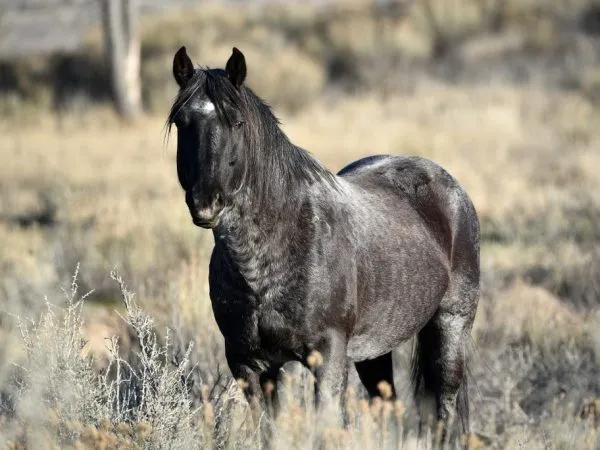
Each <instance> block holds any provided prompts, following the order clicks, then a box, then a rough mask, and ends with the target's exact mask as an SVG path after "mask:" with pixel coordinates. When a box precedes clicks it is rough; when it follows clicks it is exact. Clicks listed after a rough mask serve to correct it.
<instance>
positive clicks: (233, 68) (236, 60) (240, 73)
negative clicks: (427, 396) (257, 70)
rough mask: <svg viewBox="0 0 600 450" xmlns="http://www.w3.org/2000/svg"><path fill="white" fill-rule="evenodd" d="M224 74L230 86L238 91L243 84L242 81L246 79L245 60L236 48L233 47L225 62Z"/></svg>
mask: <svg viewBox="0 0 600 450" xmlns="http://www.w3.org/2000/svg"><path fill="white" fill-rule="evenodd" d="M225 72H227V77H228V78H229V81H231V84H233V85H234V86H235V87H236V88H238V89H239V88H240V86H241V85H242V84H244V80H245V79H246V58H244V54H243V53H242V52H240V51H239V50H238V49H237V48H236V47H233V53H232V54H231V56H230V57H229V59H228V60H227V65H226V66H225Z"/></svg>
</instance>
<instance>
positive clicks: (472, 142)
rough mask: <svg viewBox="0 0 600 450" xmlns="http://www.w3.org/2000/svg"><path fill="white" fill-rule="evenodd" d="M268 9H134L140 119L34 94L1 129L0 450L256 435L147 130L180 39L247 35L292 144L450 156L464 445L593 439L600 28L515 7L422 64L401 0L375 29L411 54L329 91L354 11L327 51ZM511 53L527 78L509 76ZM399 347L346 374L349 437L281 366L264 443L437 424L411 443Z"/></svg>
mask: <svg viewBox="0 0 600 450" xmlns="http://www.w3.org/2000/svg"><path fill="white" fill-rule="evenodd" d="M471 3H472V2H471ZM508 3H509V4H511V5H512V4H513V3H514V2H508ZM531 3H532V4H533V3H536V2H531ZM515 4H518V2H516V3H515ZM536 4H541V5H547V4H548V3H544V2H537V3H536ZM556 4H557V3H556ZM556 4H555V5H556ZM561 4H562V3H561ZM282 11H283V12H282ZM282 11H280V10H279V9H273V10H271V11H270V13H269V14H263V15H258V13H255V14H256V20H255V22H256V23H253V22H252V21H242V20H241V19H240V17H242V16H243V14H241V13H240V14H239V17H238V14H223V11H222V10H219V9H218V8H216V7H215V8H214V10H213V9H211V10H210V11H209V12H206V11H203V13H202V14H197V15H194V14H191V13H190V14H188V15H187V16H185V18H184V17H183V16H182V15H181V14H180V13H173V14H172V15H168V16H165V17H162V18H161V19H160V20H157V19H153V20H148V23H146V24H145V25H144V33H145V36H146V38H145V42H146V44H145V52H146V56H145V59H144V61H145V63H144V70H145V80H146V85H147V86H152V90H154V91H157V92H158V93H157V94H154V95H155V96H156V97H152V98H151V99H149V100H148V102H149V105H150V106H151V108H150V111H151V113H149V114H148V115H147V116H146V117H145V118H143V119H141V120H140V121H138V122H137V123H135V124H130V125H122V124H120V122H119V120H118V119H117V118H116V117H114V116H113V114H112V113H111V112H110V111H109V110H107V109H106V108H105V107H104V106H102V105H100V106H94V107H93V108H88V107H86V109H85V111H80V110H77V109H75V110H72V111H71V112H69V113H67V114H66V115H65V116H64V117H63V118H62V120H61V121H60V123H59V122H57V120H56V119H55V118H54V117H52V116H50V115H47V114H38V115H35V114H34V113H32V115H31V116H27V114H26V113H25V112H26V111H32V110H31V109H30V108H31V105H29V106H27V107H25V106H19V109H18V110H19V111H20V112H19V114H17V115H12V116H11V119H10V120H8V119H7V120H6V121H5V122H4V123H3V124H2V125H1V126H2V133H0V159H1V160H2V164H0V242H2V252H1V253H0V275H1V277H2V283H1V284H0V305H1V307H0V336H1V338H0V446H5V447H7V448H32V449H37V448H165V447H168V448H212V447H213V446H214V445H218V446H222V447H224V448H248V447H253V448H258V440H257V433H256V430H255V429H254V428H253V427H252V426H251V422H250V421H248V420H247V409H246V406H245V404H244V402H243V400H242V396H241V392H240V391H239V389H238V388H237V387H236V385H235V383H233V382H232V380H231V379H230V375H229V372H228V369H227V366H226V363H225V358H224V354H223V343H222V338H221V335H220V333H219V331H218V329H217V327H216V324H215V323H214V319H213V315H212V311H211V308H210V301H209V299H208V280H207V267H208V257H209V255H210V251H211V248H212V236H211V235H210V233H209V232H207V231H203V230H200V229H198V228H196V227H194V226H193V225H192V224H191V221H190V218H189V215H188V212H187V207H186V205H185V202H184V197H183V193H182V192H181V188H180V187H179V185H178V183H177V177H176V170H175V139H174V136H172V138H171V140H166V139H165V135H164V131H165V130H164V120H165V118H166V110H167V108H166V106H165V105H166V101H167V99H168V98H169V96H172V95H173V93H174V89H175V86H174V82H171V81H170V78H169V77H170V63H171V57H172V51H173V50H174V49H176V44H177V43H179V42H181V43H185V44H186V45H188V46H189V47H191V50H189V52H190V54H191V55H193V57H194V59H195V61H196V62H198V63H200V64H210V65H223V64H224V62H225V61H226V58H227V57H228V56H229V52H230V50H231V49H230V47H231V45H232V43H233V44H235V45H238V46H240V48H242V50H244V51H245V53H246V56H247V58H248V63H249V70H250V73H249V80H250V85H251V86H252V87H254V88H255V90H256V91H257V92H258V94H259V95H261V96H263V97H264V98H265V99H266V100H268V101H271V102H273V103H274V104H275V106H276V111H277V112H278V114H279V116H280V117H281V118H282V121H283V128H284V130H285V131H286V133H287V134H288V136H289V137H290V138H291V140H292V141H293V142H295V143H296V144H298V145H301V146H303V147H304V148H306V149H308V150H309V151H310V152H311V153H313V154H314V155H315V156H316V157H317V158H318V159H319V160H320V161H322V163H323V164H324V165H325V166H326V167H328V168H329V169H330V170H332V171H336V170H338V169H340V168H341V167H343V166H344V165H345V164H347V163H348V162H350V161H352V160H354V159H357V158H359V157H361V156H365V155H369V154H375V153H391V154H411V155H421V156H425V157H428V158H431V159H433V160H434V161H436V162H438V163H439V164H441V165H443V166H444V167H445V168H446V169H447V170H448V171H450V172H451V173H452V174H453V175H454V176H455V177H456V178H457V179H458V180H459V181H460V183H461V184H463V186H464V187H465V189H466V190H467V192H468V193H469V194H470V196H471V197H472V199H473V201H474V203H475V206H476V208H477V211H478V213H479V216H480V220H481V223H482V239H483V240H482V269H483V277H482V286H483V289H482V296H481V300H480V307H479V310H478V315H477V318H476V323H475V327H474V331H473V339H474V343H475V349H476V351H474V353H473V358H472V376H473V379H474V381H475V384H474V385H473V386H472V389H471V393H470V394H471V399H472V405H471V416H472V420H473V431H474V432H475V434H474V435H473V436H471V437H470V440H469V445H470V446H471V448H507V449H511V448H527V449H537V448H544V449H546V448H557V449H559V448H564V449H570V448H587V449H596V448H598V446H599V445H600V428H599V426H600V334H599V332H598V329H599V327H600V308H599V306H600V301H599V298H600V246H599V242H600V175H599V174H598V170H597V168H598V167H600V152H599V151H598V149H599V148H600V127H599V124H600V108H599V107H598V104H597V97H595V95H596V96H597V94H596V91H595V90H594V89H595V88H594V86H595V84H594V83H595V81H594V79H595V78H594V74H597V73H598V71H599V70H600V69H599V68H598V65H597V63H596V61H595V60H593V58H592V59H591V60H587V59H585V60H584V57H583V56H582V55H588V54H589V50H590V48H598V47H593V46H594V45H598V43H597V42H596V41H595V40H594V39H597V38H594V37H591V38H590V37H585V36H584V35H583V34H582V33H579V34H576V35H571V34H568V33H566V32H563V31H561V29H560V28H559V27H558V25H556V23H555V22H553V21H552V20H550V19H546V16H545V15H543V14H542V13H543V12H544V11H545V10H544V9H543V8H542V13H539V14H541V16H540V17H541V18H538V19H539V20H536V21H535V22H528V20H532V19H531V18H530V17H529V15H528V14H529V13H527V14H526V13H524V12H522V11H521V10H519V12H518V14H517V13H515V12H514V10H509V11H508V12H507V13H506V14H507V17H508V18H509V19H510V20H511V22H510V26H507V28H506V29H504V31H501V32H498V33H495V34H494V33H486V34H485V35H482V37H478V38H477V39H473V40H471V41H467V40H464V39H462V38H461V39H460V40H459V41H460V45H458V44H456V45H457V47H456V49H455V50H454V56H453V57H446V58H447V59H442V60H441V62H440V61H436V62H431V63H430V62H428V61H429V58H430V57H431V51H432V46H431V44H432V42H433V39H432V37H431V35H429V34H426V33H425V32H424V31H423V30H425V28H424V27H423V24H424V23H425V22H424V20H425V19H424V18H423V11H420V12H419V11H417V12H415V13H414V14H413V15H412V16H411V18H410V20H409V21H408V22H407V25H402V26H401V27H399V28H398V29H397V31H395V32H394V33H392V34H391V36H392V37H391V38H389V39H388V40H387V41H386V42H391V43H393V44H394V46H395V47H394V48H396V50H394V51H397V52H398V54H399V55H406V54H410V55H412V56H411V58H412V59H407V60H400V61H396V60H394V61H396V65H390V66H387V65H386V64H387V63H386V64H384V63H378V65H376V66H377V67H371V66H369V70H366V69H365V72H364V73H362V74H359V75H357V77H358V78H357V79H355V80H354V81H353V82H352V83H350V82H348V80H347V79H346V81H345V82H348V83H349V84H348V83H347V84H344V83H345V82H342V81H339V83H338V84H337V85H335V86H334V85H333V82H332V81H331V79H330V78H331V76H332V73H331V71H330V70H328V69H327V66H326V65H324V64H322V63H320V62H319V61H322V59H320V58H321V56H319V55H321V54H322V53H323V52H329V53H332V54H335V55H342V56H343V55H346V57H347V58H350V56H348V55H354V56H352V57H353V58H355V59H354V61H358V62H356V63H355V64H356V65H357V67H362V66H361V64H368V63H369V57H368V56H369V54H370V47H369V45H372V46H376V45H377V42H375V43H369V42H368V40H366V39H362V40H361V39H358V38H356V39H354V40H353V38H352V37H351V36H349V34H350V35H354V34H355V33H356V32H352V31H351V30H352V28H347V25H332V26H331V27H330V28H328V30H329V31H328V34H327V35H328V36H330V42H329V43H328V44H327V45H325V44H323V42H322V41H319V40H314V41H312V42H311V36H312V37H314V36H315V34H314V33H312V31H310V30H314V23H315V21H316V19H315V17H316V16H315V14H316V13H314V11H313V10H310V9H302V8H300V9H298V10H295V11H294V14H291V13H290V12H289V11H288V12H286V11H285V10H282ZM465 11H471V10H469V9H465ZM473 11H475V13H476V12H477V11H479V10H473ZM511 11H512V12H511ZM450 13H451V16H450V18H451V20H449V19H448V18H447V17H446V18H445V21H443V23H445V24H450V25H447V26H446V28H445V30H448V31H447V33H449V34H450V35H451V36H462V34H461V33H462V32H459V31H460V30H471V29H473V28H477V27H476V26H475V25H477V26H479V25H478V24H479V23H480V20H479V19H477V17H478V16H477V15H476V14H475V13H473V15H469V14H465V17H463V18H462V19H461V20H458V19H457V18H458V17H462V16H460V15H459V14H456V13H455V12H453V11H450ZM450 13H449V14H450ZM509 13H510V14H509ZM246 14H247V17H251V18H252V17H253V16H252V15H251V11H250V12H248V11H247V12H246ZM511 14H512V15H511ZM548 17H553V16H550V15H549V16H548ZM560 17H562V18H564V17H566V16H560ZM469 18H471V19H469ZM217 19H218V20H217ZM259 19H260V20H259ZM284 19H285V20H284ZM286 20H287V22H286ZM352 20H356V24H355V25H356V26H364V27H372V26H373V24H372V23H371V22H369V21H368V20H367V19H352ZM521 22H522V23H524V25H520V24H521ZM205 23H209V24H210V26H208V25H207V26H206V27H204V26H203V25H204V24H205ZM249 23H250V25H249ZM531 23H535V27H533V26H531ZM540 23H545V24H546V25H540ZM182 24H187V25H186V26H183V25H182ZM286 24H287V25H286ZM290 24H292V25H294V26H293V27H292V25H290ZM473 24H475V25H473ZM344 27H346V28H344ZM519 27H521V28H519ZM200 29H201V30H202V31H201V33H202V37H204V39H200V38H199V36H196V34H195V31H198V30H200ZM282 29H283V30H287V32H288V33H291V32H290V30H296V33H297V35H286V36H287V37H281V36H283V35H281V36H280V34H278V33H280V31H277V30H282ZM157 30H162V31H161V33H158V32H157ZM223 30H226V32H225V31H223ZM273 30H276V31H273ZM303 30H304V31H303ZM306 30H309V31H306ZM348 30H350V32H349V31H348ZM457 30H458V31H457ZM523 30H527V33H525V32H524V31H523ZM544 30H545V31H544ZM219 32H222V33H221V34H219ZM198 33H200V31H198ZM211 33H212V34H211ZM544 33H545V34H544ZM164 36H169V38H164ZM277 36H280V37H279V38H277V39H276V37H277ZM290 36H292V37H290ZM294 36H296V37H294ZM298 36H299V37H298ZM515 36H517V37H518V38H519V39H517V40H515V39H516V38H515ZM278 39H279V40H278ZM386 39H387V38H386ZM457 39H458V38H457ZM188 41H189V42H190V44H188ZM515 42H518V44H515ZM562 46H570V47H568V49H567V50H565V49H564V48H563V47H562ZM586 46H588V47H586ZM589 46H592V47H589ZM498 48H502V49H504V50H503V52H499V51H498ZM507 48H509V50H510V51H509V50H506V49H507ZM532 48H534V49H535V51H533V50H532ZM581 49H584V50H581ZM334 50H335V51H334ZM559 50H560V51H562V52H567V53H568V54H569V55H574V56H573V59H574V60H575V61H576V62H575V63H574V64H575V68H573V67H564V65H567V63H560V64H559V63H556V64H555V65H553V64H554V63H552V64H550V62H552V61H554V59H555V58H556V59H557V60H560V61H562V59H561V57H562V56H560V55H562V53H560V51H559ZM411 52H412V53H411ZM528 52H533V53H528ZM209 54H210V56H209ZM394 54H395V53H394ZM335 55H334V56H335ZM548 55H554V56H548ZM557 55H558V56H557ZM336 57H337V56H336ZM519 58H525V59H526V60H527V64H526V66H525V67H526V68H527V70H528V71H529V72H530V75H531V76H528V77H526V79H525V80H523V79H521V78H518V77H515V76H513V75H514V72H518V70H516V69H515V70H514V71H512V69H511V68H512V67H513V66H516V65H518V64H520V62H519V61H520V59H519ZM482 59H483V60H484V61H485V63H481V64H477V65H476V64H474V63H473V64H467V63H466V62H468V61H471V62H473V61H480V60H482ZM392 60H393V58H392ZM403 61H404V62H403ZM407 61H408V62H410V64H409V63H408V62H407ZM457 61H458V62H459V63H461V64H462V66H460V70H458V72H456V71H455V72H453V73H454V75H448V74H447V73H446V72H445V70H446V69H447V68H448V67H450V68H452V67H454V65H456V64H457ZM465 61H466V62H465ZM483 66H485V69H484V68H482V67H483ZM440 70H441V71H442V72H443V74H444V75H443V76H442V75H440V72H439V71H440ZM447 70H450V69H447ZM382 74H383V75H382ZM386 74H388V76H386ZM575 76H576V81H577V83H575V84H573V83H571V85H569V86H571V87H570V88H568V89H567V88H565V87H564V86H562V84H561V83H562V82H564V81H565V80H574V78H573V77H575ZM569 77H570V78H569ZM356 80H358V81H356ZM378 80H379V81H381V80H384V81H385V80H388V81H390V83H389V85H388V84H386V85H382V84H381V83H380V82H379V81H378ZM353 83H354V84H353ZM339 86H343V88H342V87H339ZM160 96H164V97H165V98H161V97H160ZM147 98H148V97H147ZM27 117H33V118H34V119H32V120H25V119H26V118H27ZM24 118H25V119H24ZM78 267H79V269H77V268H78ZM77 270H78V271H77ZM76 271H77V273H76ZM75 273H76V277H74V274H75ZM75 280H76V282H75ZM61 287H64V289H61ZM132 292H135V296H132V294H131V293H132ZM82 297H85V299H84V300H83V301H82V302H81V301H80V299H81V298H82ZM167 330H169V331H167ZM409 347H410V346H409V344H407V345H406V346H404V347H403V348H400V349H399V350H398V352H397V354H396V355H395V366H396V368H397V374H398V375H397V380H396V384H397V387H398V390H399V391H400V392H401V396H400V400H399V401H398V402H396V403H392V402H388V401H385V400H384V401H377V402H374V403H373V404H372V405H369V404H368V403H366V402H365V401H364V400H363V397H364V392H363V391H362V388H361V387H359V385H358V383H357V377H356V374H355V373H351V386H352V388H351V391H350V392H349V397H348V398H349V402H348V409H349V415H350V417H352V418H354V419H355V423H356V426H355V427H351V428H350V429H346V430H345V429H341V428H338V427H335V426H330V427H323V426H321V422H320V421H318V420H317V419H316V417H315V415H314V411H312V410H311V408H309V407H306V406H305V404H304V400H305V398H307V396H308V395H309V394H310V375H309V374H308V373H304V372H299V371H298V370H297V368H295V367H293V366H291V367H289V368H288V369H287V373H288V374H290V376H289V379H288V381H287V384H289V385H290V387H289V389H288V396H287V401H286V405H287V406H286V408H285V410H284V413H282V414H281V415H280V416H279V417H278V418H276V419H274V420H275V423H276V430H277V432H276V435H275V438H274V441H273V443H274V447H276V448H314V447H315V446H316V445H317V444H319V445H322V446H323V447H324V448H361V449H371V448H373V449H374V448H417V446H420V448H426V447H427V446H429V445H431V443H432V442H433V441H435V436H430V437H428V438H426V439H424V440H423V441H421V442H417V441H416V440H415V431H414V429H413V428H414V425H415V420H414V410H413V405H412V400H411V398H410V395H409V393H408V386H407V361H408V352H409V350H410V348H409ZM302 379H303V380H305V381H306V382H307V383H305V385H304V386H303V387H299V386H297V384H298V382H299V381H300V380H302ZM307 386H308V387H307ZM133 394H135V395H133ZM265 420H266V419H265ZM404 432H405V433H404Z"/></svg>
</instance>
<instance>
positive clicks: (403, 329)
mask: <svg viewBox="0 0 600 450" xmlns="http://www.w3.org/2000/svg"><path fill="white" fill-rule="evenodd" d="M392 261H393V260H392ZM392 261H388V264H387V268H385V269H381V270H379V271H376V272H374V273H375V275H374V276H366V277H364V278H363V285H362V287H360V286H359V293H360V294H359V298H358V299H357V303H358V310H357V317H356V323H355V326H354V330H353V333H352V335H351V337H350V340H349V342H348V350H347V353H348V357H349V358H350V359H352V360H354V361H362V360H365V359H372V358H375V357H377V356H380V355H382V354H384V353H387V352H390V351H391V350H393V349H394V348H395V347H397V346H398V345H399V344H401V343H402V342H405V341H407V340H408V339H410V338H411V337H413V336H414V335H415V334H416V333H418V332H419V331H420V330H421V329H422V328H423V327H424V326H425V325H426V324H427V322H429V321H430V320H431V318H432V317H433V315H434V314H435V312H436V310H437V309H438V307H439V305H440V302H441V300H442V298H443V297H444V294H445V293H446V290H447V288H448V279H449V278H448V271H447V267H446V265H445V264H444V262H443V261H442V260H440V259H437V258H434V257H432V258H431V259H428V260H427V261H426V262H422V263H418V262H417V261H418V259H412V258H411V261H414V262H413V264H412V265H411V264H403V263H402V258H399V259H398V260H397V261H396V264H394V263H393V262H392ZM380 267H383V266H380Z"/></svg>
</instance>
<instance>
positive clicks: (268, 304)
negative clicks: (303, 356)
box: [213, 289, 303, 360]
mask: <svg viewBox="0 0 600 450" xmlns="http://www.w3.org/2000/svg"><path fill="white" fill-rule="evenodd" d="M215 291H216V292H225V291H226V290H223V291H222V290H220V289H219V290H217V289H215ZM279 300H280V298H279V297H278V296H277V295H275V294H273V295H271V296H270V300H269V301H267V300H264V298H263V299H260V298H258V297H256V296H254V295H235V296H234V295H214V296H213V309H214V312H215V318H216V319H217V323H218V325H219V327H220V329H221V332H222V333H223V336H224V337H225V340H226V341H227V342H229V343H230V344H231V345H233V346H235V347H236V349H237V350H238V351H241V352H243V353H248V354H250V353H252V354H260V355H262V356H264V357H265V358H266V359H270V360H288V359H290V358H292V359H293V358H295V357H296V355H297V354H298V351H299V349H300V348H301V343H302V341H303V339H302V330H303V327H302V326H301V318H300V317H297V315H296V314H295V312H294V311H293V310H291V309H290V308H289V307H286V305H285V304H284V303H283V302H281V301H279ZM288 306H289V305H288Z"/></svg>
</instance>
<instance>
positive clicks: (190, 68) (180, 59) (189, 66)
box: [173, 47, 194, 88]
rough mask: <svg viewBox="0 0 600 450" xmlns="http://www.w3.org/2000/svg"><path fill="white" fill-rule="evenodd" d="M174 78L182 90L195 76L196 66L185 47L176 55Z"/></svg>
mask: <svg viewBox="0 0 600 450" xmlns="http://www.w3.org/2000/svg"><path fill="white" fill-rule="evenodd" d="M173 76H174V77H175V81H177V84H178V85H179V87H181V88H182V87H184V86H185V85H186V84H187V82H188V81H190V79H191V78H192V77H193V76H194V64H193V63H192V60H191V59H190V57H189V56H188V54H187V52H186V51H185V47H181V48H180V49H179V50H177V53H175V58H173Z"/></svg>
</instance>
